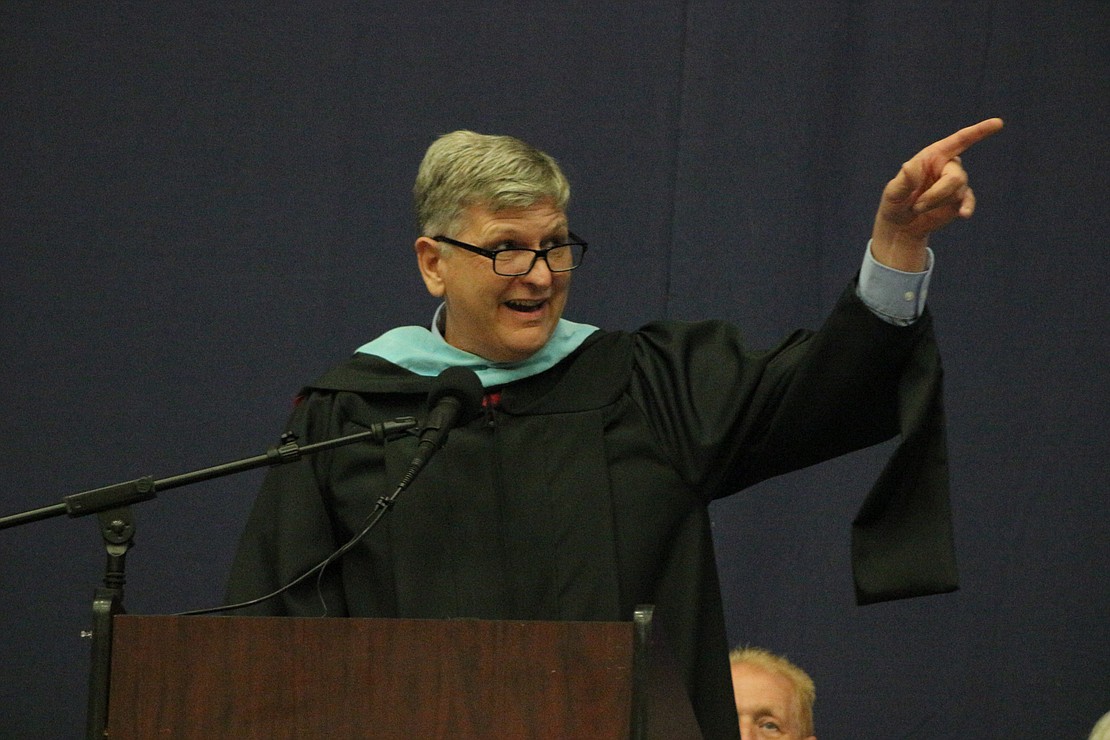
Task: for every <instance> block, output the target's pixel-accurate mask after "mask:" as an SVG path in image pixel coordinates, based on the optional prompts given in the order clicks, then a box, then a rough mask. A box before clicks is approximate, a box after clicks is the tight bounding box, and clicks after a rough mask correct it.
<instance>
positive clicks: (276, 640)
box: [106, 607, 701, 740]
mask: <svg viewBox="0 0 1110 740" xmlns="http://www.w3.org/2000/svg"><path fill="white" fill-rule="evenodd" d="M111 653H112V658H111V674H110V693H109V701H108V720H107V733H106V734H107V736H108V737H110V738H120V739H125V738H163V737H164V738H205V739H206V740H208V739H210V738H237V739H240V738H242V739H246V738H266V739H267V740H272V739H276V738H328V739H329V740H331V739H335V738H405V739H406V740H407V739H408V738H420V739H424V738H452V739H455V738H499V739H500V738H591V739H592V738H598V739H605V738H621V739H622V740H624V739H625V738H633V739H634V740H647V739H649V738H667V739H668V740H676V739H679V738H700V737H701V735H700V734H699V732H698V729H697V723H696V721H695V719H694V714H693V711H692V709H691V708H690V704H689V701H688V699H687V696H686V693H685V691H684V690H683V689H682V687H681V685H680V682H679V681H678V679H677V677H676V675H675V674H674V672H673V670H671V668H672V666H671V665H670V663H669V656H668V654H667V652H666V647H665V645H664V644H663V642H662V640H661V636H660V635H659V634H658V632H657V631H656V630H653V629H652V626H651V610H650V607H648V608H644V609H641V610H638V611H637V618H636V620H635V621H634V622H528V621H494V620H474V619H455V620H418V619H302V618H294V617H197V616H192V617H163V616H126V615H119V616H116V617H115V618H114V627H113V635H112V650H111Z"/></svg>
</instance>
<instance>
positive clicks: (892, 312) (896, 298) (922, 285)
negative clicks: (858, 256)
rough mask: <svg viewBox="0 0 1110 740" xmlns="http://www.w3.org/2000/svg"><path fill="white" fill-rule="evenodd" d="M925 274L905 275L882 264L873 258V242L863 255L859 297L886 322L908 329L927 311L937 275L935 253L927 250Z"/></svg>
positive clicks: (857, 291) (869, 243) (913, 273)
mask: <svg viewBox="0 0 1110 740" xmlns="http://www.w3.org/2000/svg"><path fill="white" fill-rule="evenodd" d="M926 252H927V254H928V264H927V265H926V266H925V271H924V272H902V271H901V270H895V269H893V268H890V267H887V266H886V265H883V264H880V263H879V262H878V261H877V260H876V259H875V258H874V257H872V256H871V242H870V241H868V242H867V251H866V252H865V253H864V255H863V265H862V266H861V267H860V271H859V286H858V287H857V288H856V295H858V296H859V298H860V300H861V301H863V303H864V305H866V306H867V307H868V308H869V309H871V312H872V313H874V314H875V315H876V316H878V317H879V318H880V319H882V320H883V321H886V322H888V323H891V324H897V325H899V326H908V325H909V324H912V323H913V322H915V321H917V320H918V319H919V318H921V314H922V313H923V312H924V311H925V296H926V294H928V292H929V278H930V277H931V276H932V274H933V250H931V249H926Z"/></svg>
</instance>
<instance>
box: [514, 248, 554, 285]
mask: <svg viewBox="0 0 1110 740" xmlns="http://www.w3.org/2000/svg"><path fill="white" fill-rule="evenodd" d="M520 279H521V280H526V281H527V282H529V283H535V284H536V285H548V284H550V283H551V281H553V280H554V279H555V273H553V272H552V271H551V266H550V265H548V264H547V255H544V256H543V257H537V258H536V259H535V261H534V262H533V263H532V269H531V270H529V271H528V272H527V274H524V275H521V276H520Z"/></svg>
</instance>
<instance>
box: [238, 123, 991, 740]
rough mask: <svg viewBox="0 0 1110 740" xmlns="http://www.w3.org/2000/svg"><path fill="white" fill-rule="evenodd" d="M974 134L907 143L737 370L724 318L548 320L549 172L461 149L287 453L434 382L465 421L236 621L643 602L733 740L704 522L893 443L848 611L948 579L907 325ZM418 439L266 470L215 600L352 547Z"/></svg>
mask: <svg viewBox="0 0 1110 740" xmlns="http://www.w3.org/2000/svg"><path fill="white" fill-rule="evenodd" d="M1001 125H1002V122H1001V121H999V120H998V119H990V120H987V121H983V122H981V123H979V124H976V125H975V126H970V127H968V128H965V129H962V130H960V131H958V132H956V133H955V134H953V135H951V136H949V137H947V138H945V139H943V140H941V141H939V142H936V143H935V144H932V145H931V146H929V147H927V148H925V149H924V150H922V151H921V152H919V153H918V154H917V155H915V156H914V157H913V158H912V159H910V160H909V161H908V162H907V163H906V164H904V165H903V166H902V169H901V170H900V172H899V173H898V175H897V176H896V177H895V178H894V179H893V180H891V181H890V183H889V184H888V185H887V186H886V188H885V190H884V192H883V194H882V198H881V201H880V206H879V209H878V213H877V215H876V219H875V225H874V229H873V232H872V240H871V242H870V243H869V246H868V247H867V249H866V254H865V257H864V263H863V266H862V268H861V271H860V274H859V276H858V278H857V279H856V280H853V281H852V282H851V283H850V284H849V285H848V286H847V287H846V289H845V291H844V294H843V296H842V297H841V299H840V301H839V303H838V304H837V306H836V307H835V308H834V309H833V311H832V313H831V314H830V316H829V317H828V319H827V320H826V321H825V323H824V325H823V326H822V327H821V328H820V329H819V330H817V331H815V332H814V331H798V332H795V333H794V334H792V335H791V336H789V337H788V338H786V339H785V340H784V341H783V342H782V343H781V344H780V345H779V346H778V347H776V348H774V349H772V350H769V351H764V352H753V351H751V350H750V349H748V348H746V347H744V346H743V344H742V342H741V339H740V334H739V331H738V330H737V329H736V328H735V327H733V326H731V325H728V324H726V323H723V322H719V321H706V322H696V323H679V322H666V321H661V322H656V323H652V324H649V325H647V326H645V327H643V328H642V329H640V330H638V331H634V332H609V331H603V330H599V329H596V328H595V327H592V326H587V325H584V324H577V323H573V322H570V321H568V320H566V319H563V318H562V314H563V310H564V307H565V304H566V300H567V294H568V289H569V286H570V279H571V275H572V270H573V269H574V268H576V267H578V266H579V265H580V264H581V261H582V259H583V256H584V254H585V252H586V249H587V246H586V245H585V244H584V243H583V242H582V241H581V240H580V239H579V238H578V237H576V236H575V235H574V234H573V233H572V232H571V231H570V228H569V222H568V219H567V214H566V205H567V202H568V198H569V186H568V185H567V183H566V180H565V178H564V177H563V175H562V172H561V171H560V170H559V168H558V166H557V164H556V163H555V162H554V160H552V159H551V158H550V157H549V156H547V155H546V154H544V153H542V152H540V151H538V150H536V149H534V148H533V147H531V146H529V145H527V144H525V143H523V142H521V141H519V140H517V139H513V138H511V137H495V136H484V135H480V134H475V133H472V132H466V131H459V132H454V133H452V134H447V135H445V136H443V137H441V138H440V139H438V140H437V141H436V142H434V143H433V144H432V146H431V147H430V148H429V150H428V152H427V154H426V156H425V158H424V161H423V163H422V164H421V167H420V171H419V174H418V176H417V182H416V187H415V195H416V207H417V213H418V217H419V220H420V224H421V227H422V233H421V235H420V236H419V237H418V238H417V239H416V242H415V251H416V258H417V262H418V266H419V269H420V273H421V275H422V277H423V279H424V282H425V284H426V286H427V288H428V290H429V292H430V293H431V294H432V295H433V296H436V297H438V298H441V299H442V301H443V303H442V305H441V306H440V308H439V310H438V311H437V312H436V314H435V316H434V318H433V319H432V321H431V323H430V326H428V327H427V328H424V327H416V326H410V327H401V328H398V329H394V330H392V331H389V332H387V333H386V334H384V335H382V336H380V337H378V338H377V339H375V340H373V341H371V342H369V343H368V344H366V345H365V346H363V347H361V348H360V349H359V350H358V351H357V352H356V353H355V354H354V356H353V357H352V358H350V359H349V360H347V361H345V362H343V363H341V364H340V365H339V366H337V367H336V368H334V369H333V370H331V371H330V372H328V373H326V374H325V375H324V377H322V378H321V379H319V380H317V381H316V382H314V383H312V384H311V385H309V386H308V387H307V388H306V389H305V390H304V392H303V395H302V397H301V399H300V403H299V405H298V406H297V408H296V409H295V411H294V413H293V416H292V420H291V422H290V427H289V428H290V430H291V431H292V432H294V433H295V434H296V435H297V437H298V438H299V441H300V442H301V443H302V444H308V443H312V442H317V441H321V440H324V439H329V438H333V437H338V436H341V435H345V434H351V433H354V432H357V431H360V430H364V429H367V428H370V426H371V425H373V424H375V423H379V422H382V421H386V420H390V419H394V418H397V417H400V416H406V415H410V416H417V417H423V415H424V413H425V411H424V408H425V402H426V398H427V394H428V392H429V390H430V389H431V388H432V386H433V383H434V381H435V378H436V377H437V376H438V375H439V373H440V372H442V371H443V370H444V369H446V368H448V367H454V366H462V367H468V368H471V369H473V370H474V371H475V372H476V373H477V375H478V377H479V378H480V380H481V384H482V386H483V388H484V390H483V393H484V400H483V411H482V413H481V414H480V415H479V417H478V418H476V419H473V420H470V421H468V422H467V423H465V425H463V426H461V427H459V428H457V429H455V430H454V431H452V432H451V435H450V440H449V443H448V444H447V445H446V446H445V447H444V448H443V449H442V450H441V451H439V452H438V453H437V454H436V456H435V457H433V458H432V459H431V461H430V462H429V463H428V465H427V466H426V467H425V468H424V470H423V471H422V472H421V473H420V475H419V476H418V477H417V478H416V480H415V482H414V483H413V484H412V486H411V487H410V488H409V489H408V490H407V491H406V492H405V494H404V495H403V496H401V497H399V498H398V500H397V502H396V505H395V506H394V507H393V508H392V509H391V510H390V511H389V513H388V515H387V516H385V517H384V518H383V519H382V520H381V522H380V524H379V525H378V526H376V527H375V528H374V529H372V530H371V531H370V532H369V533H368V534H367V535H366V536H364V537H363V538H362V539H361V540H359V541H358V543H357V544H356V545H354V546H353V547H352V548H351V549H350V550H349V551H348V552H347V553H346V554H345V555H343V557H342V558H341V559H339V560H338V561H337V562H335V563H333V564H331V565H330V566H329V567H328V568H326V569H325V570H324V573H323V577H322V579H321V580H320V586H319V588H317V579H316V578H315V577H312V578H308V579H305V580H304V581H303V582H302V583H300V584H299V585H298V586H296V587H295V588H293V589H290V590H288V591H286V592H285V593H283V594H282V595H281V596H279V597H277V598H273V599H270V600H268V601H265V602H262V603H261V604H258V605H256V606H252V607H250V608H249V609H248V610H243V611H242V612H240V613H253V614H272V615H302V616H311V615H319V614H322V613H324V611H325V609H324V604H326V613H327V614H328V615H330V616H367V617H408V618H452V617H473V618H490V619H539V620H628V619H630V618H631V616H632V611H633V609H634V608H635V606H636V605H639V604H654V605H655V614H656V619H657V620H658V622H659V623H660V624H661V625H662V628H663V629H664V630H665V632H666V635H667V638H668V642H669V645H670V647H671V648H672V650H673V651H674V653H675V656H676V658H677V662H678V665H679V667H680V672H681V677H682V679H683V680H684V681H685V684H686V688H687V691H688V692H689V694H690V698H691V702H692V704H693V707H694V711H695V714H696V716H697V719H698V722H699V724H700V726H701V728H702V731H703V733H704V734H705V736H706V737H709V738H718V737H720V738H730V737H736V736H737V718H736V709H735V705H734V701H733V695H732V689H731V681H730V673H729V664H728V645H727V642H726V636H725V628H724V617H723V612H722V606H721V598H720V590H719V585H718V580H717V572H716V565H715V560H714V553H713V546H712V537H711V534H710V530H709V517H708V512H707V507H708V504H709V503H710V502H711V501H712V500H713V499H715V498H718V497H721V496H726V495H729V494H731V493H734V492H736V491H738V490H740V489H742V488H744V487H746V486H749V485H752V484H753V483H756V482H758V481H760V480H763V479H765V478H768V477H770V476H774V475H779V474H781V473H785V472H788V471H791V470H796V469H799V468H801V467H804V466H807V465H811V464H814V463H817V462H820V461H822V460H826V459H829V458H831V457H835V456H837V455H841V454H844V453H846V452H849V451H852V450H856V449H860V448H862V447H865V446H868V445H872V444H875V443H877V442H880V441H882V440H885V439H889V438H891V437H893V436H895V435H898V434H900V435H901V444H900V445H899V447H898V449H897V450H896V451H895V453H894V455H893V457H892V459H891V461H890V463H889V465H888V466H887V468H886V469H885V470H884V472H883V474H882V477H881V479H880V480H879V482H878V483H877V484H876V486H875V488H874V489H873V490H872V492H871V494H870V495H869V496H868V498H867V500H866V502H865V503H864V506H863V508H862V510H861V511H860V514H859V516H858V518H857V521H856V522H855V524H854V528H853V567H854V569H855V579H856V589H857V598H858V600H859V601H860V602H861V603H870V602H874V601H881V600H885V599H891V598H900V597H906V596H914V595H920V594H927V593H940V592H945V591H950V590H953V589H954V588H956V571H955V562H954V557H953V552H952V541H951V524H950V517H949V510H948V490H947V471H946V467H945V465H946V461H945V447H944V427H943V411H942V406H941V371H940V362H939V358H938V355H937V350H936V346H935V344H934V341H933V335H932V332H931V319H930V317H929V314H928V312H927V311H926V310H925V308H924V295H925V292H926V287H927V281H928V276H929V274H930V271H931V268H932V253H931V251H929V250H928V248H927V242H928V238H929V234H930V233H932V232H933V231H934V230H935V229H937V228H939V227H941V226H943V225H945V224H947V223H949V222H950V221H952V220H954V219H956V218H960V217H962V218H967V217H969V216H970V215H971V213H972V211H973V209H974V205H975V200H974V195H973V194H972V191H971V189H970V188H969V187H968V183H967V175H966V173H965V171H964V169H963V167H962V165H961V162H960V156H959V155H960V154H961V153H962V152H963V151H964V150H965V149H967V148H968V147H969V146H971V145H972V144H974V143H976V142H977V141H979V140H981V139H983V138H985V137H986V136H989V135H990V134H992V133H994V132H996V131H997V130H998V129H1000V128H1001ZM416 447H417V439H416V437H415V436H414V435H413V436H407V437H402V438H401V439H397V440H394V441H389V442H386V443H384V444H358V445H348V446H343V447H339V448H335V449H333V450H330V451H325V452H322V453H319V454H316V455H314V456H311V457H309V458H305V459H304V460H302V461H299V462H297V463H294V464H291V465H285V466H280V467H277V468H274V469H273V470H272V471H271V472H270V473H269V475H268V476H267V478H266V481H265V483H264V485H263V488H262V491H261V493H260V494H259V497H258V500H257V502H256V504H255V507H254V509H253V511H252V513H251V516H250V520H249V522H248V525H247V528H246V532H245V533H244V535H243V539H242V541H241V543H240V547H239V551H238V554H237V557H236V560H235V563H234V566H233V569H232V574H231V579H230V584H229V591H228V600H229V603H234V602H238V601H243V600H247V599H251V598H254V597H258V596H261V595H264V594H267V593H269V592H271V591H273V590H275V589H277V588H279V587H280V586H282V585H284V584H286V583H288V582H290V581H292V580H293V579H295V578H296V577H298V576H299V575H301V574H302V573H304V572H305V571H307V570H309V569H310V568H312V567H313V566H314V565H316V564H317V563H319V562H321V561H323V560H325V559H326V558H327V557H328V556H329V555H330V554H331V553H333V552H334V551H335V550H336V549H337V548H338V547H340V546H342V545H343V544H344V543H346V542H347V541H348V540H349V539H351V538H352V537H354V536H355V535H356V533H358V532H360V531H361V530H362V529H363V527H364V525H365V522H366V520H367V517H368V516H369V515H370V514H371V513H372V511H373V509H374V506H375V502H376V501H377V500H378V499H379V498H380V497H382V496H385V495H388V494H390V493H391V492H392V491H393V490H394V487H395V486H396V485H397V482H398V481H399V480H400V479H401V477H402V476H403V475H404V473H405V470H406V468H407V466H408V463H409V461H410V460H411V459H412V457H413V454H414V451H415V449H416Z"/></svg>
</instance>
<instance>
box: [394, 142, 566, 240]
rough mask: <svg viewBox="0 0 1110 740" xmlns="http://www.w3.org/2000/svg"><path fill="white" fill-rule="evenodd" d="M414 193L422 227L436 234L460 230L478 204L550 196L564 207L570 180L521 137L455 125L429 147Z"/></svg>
mask: <svg viewBox="0 0 1110 740" xmlns="http://www.w3.org/2000/svg"><path fill="white" fill-rule="evenodd" d="M413 197H414V200H415V205H416V218H417V221H418V222H419V225H420V230H421V233H422V234H423V235H424V236H435V235H437V234H447V233H451V232H453V231H455V230H456V229H457V228H458V227H459V225H460V224H459V222H460V219H461V218H462V216H463V213H464V211H466V209H468V208H470V207H471V206H476V205H481V206H485V207H486V208H489V209H490V210H491V211H500V210H503V209H506V208H527V207H529V206H532V205H535V204H536V203H538V202H539V201H542V200H550V201H552V202H553V203H554V205H555V206H556V207H557V208H558V209H559V210H561V211H565V210H566V207H567V203H568V202H569V201H570V184H569V183H568V182H567V178H566V177H565V176H564V175H563V172H562V170H560V169H559V165H558V163H556V162H555V160H554V159H553V158H552V157H550V156H549V155H547V154H545V153H544V152H541V151H540V150H539V149H536V148H535V147H533V146H531V145H530V144H526V143H525V142H523V141H521V140H520V139H516V138H514V137H512V136H490V135H486V134H477V133H474V132H473V131H454V132H452V133H449V134H444V135H443V136H440V137H439V138H438V139H436V140H435V141H434V142H432V145H431V146H430V147H428V151H427V153H426V154H425V155H424V161H422V162H421V163H420V169H419V171H418V172H417V174H416V184H415V185H414V186H413Z"/></svg>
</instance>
